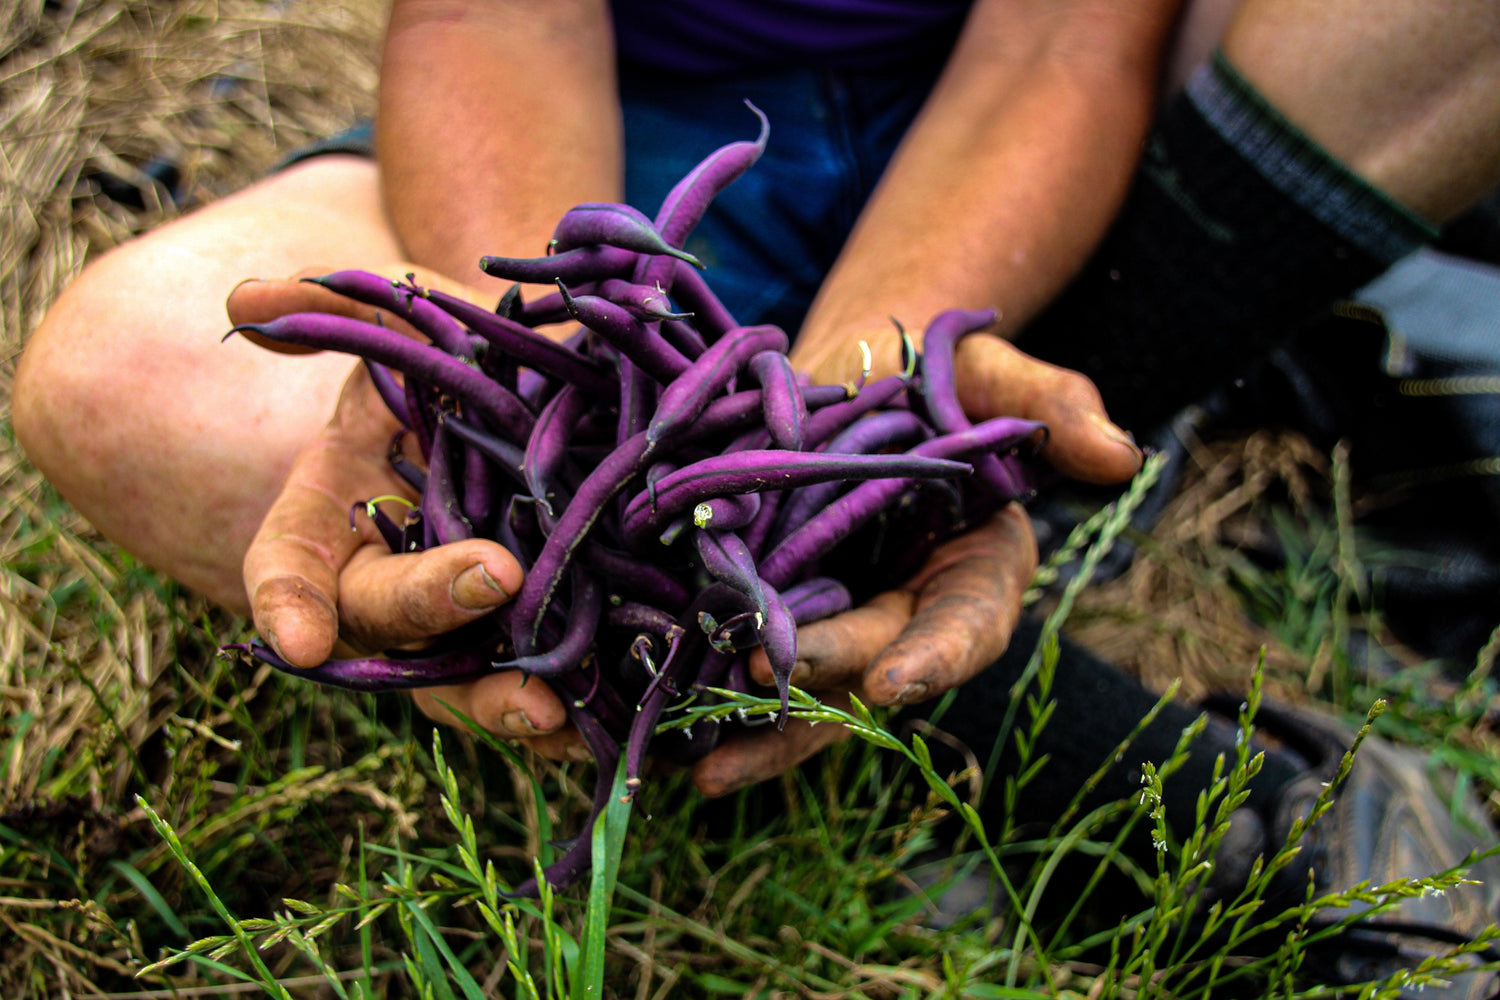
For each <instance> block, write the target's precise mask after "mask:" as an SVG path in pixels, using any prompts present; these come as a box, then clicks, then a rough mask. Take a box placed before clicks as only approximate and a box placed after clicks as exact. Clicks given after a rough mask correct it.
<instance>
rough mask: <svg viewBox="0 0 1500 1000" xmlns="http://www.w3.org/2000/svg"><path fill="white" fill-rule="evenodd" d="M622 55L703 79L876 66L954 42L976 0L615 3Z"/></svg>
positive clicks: (659, 0) (667, 0)
mask: <svg viewBox="0 0 1500 1000" xmlns="http://www.w3.org/2000/svg"><path fill="white" fill-rule="evenodd" d="M613 6H614V17H615V36H616V39H617V41H618V46H619V52H620V58H621V59H622V60H624V61H627V62H631V63H635V64H638V65H645V66H649V67H652V68H656V69H662V70H667V71H671V72H678V73H686V74H694V75H720V74H726V73H739V72H753V71H755V70H764V69H773V68H777V67H783V66H792V65H802V66H817V67H827V68H830V69H874V68H878V67H880V66H883V65H891V64H893V63H900V62H904V61H906V60H907V59H909V58H911V57H912V56H913V55H915V54H918V53H922V52H926V51H930V50H932V49H934V48H937V47H940V46H944V47H945V46H947V45H949V44H951V43H952V40H953V38H954V37H955V36H956V34H957V32H958V29H959V28H960V27H962V25H963V19H964V14H965V13H966V12H967V11H968V8H969V0H697V2H694V0H614V2H613Z"/></svg>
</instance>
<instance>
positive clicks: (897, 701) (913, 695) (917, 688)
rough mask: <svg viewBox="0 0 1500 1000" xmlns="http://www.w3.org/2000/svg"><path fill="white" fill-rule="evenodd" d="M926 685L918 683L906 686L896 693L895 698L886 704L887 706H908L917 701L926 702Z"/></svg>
mask: <svg viewBox="0 0 1500 1000" xmlns="http://www.w3.org/2000/svg"><path fill="white" fill-rule="evenodd" d="M927 691H928V688H927V685H926V684H923V683H921V682H920V681H919V682H917V683H916V684H908V685H906V686H905V687H903V688H902V689H901V690H900V691H897V692H896V697H895V698H892V699H891V700H890V701H888V702H886V703H885V704H887V705H910V704H913V703H915V702H919V701H926V700H927V697H928V695H927Z"/></svg>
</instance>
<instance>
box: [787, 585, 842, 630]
mask: <svg viewBox="0 0 1500 1000" xmlns="http://www.w3.org/2000/svg"><path fill="white" fill-rule="evenodd" d="M781 599H782V600H783V601H785V602H786V606H787V608H788V610H790V611H791V613H792V620H793V621H795V622H796V623H797V624H798V625H807V624H810V623H812V622H818V621H822V620H823V619H824V618H832V617H833V616H834V615H837V614H842V613H843V612H845V611H848V610H849V609H850V608H852V607H854V598H853V597H851V596H850V594H849V588H848V587H845V586H844V585H843V584H842V583H839V582H838V581H837V580H832V579H829V578H828V577H826V576H815V577H813V578H812V579H811V580H803V581H802V582H801V583H795V584H793V585H792V586H790V587H788V588H786V589H785V590H783V591H782V592H781Z"/></svg>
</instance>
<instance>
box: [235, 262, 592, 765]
mask: <svg viewBox="0 0 1500 1000" xmlns="http://www.w3.org/2000/svg"><path fill="white" fill-rule="evenodd" d="M391 270H392V276H393V277H395V276H400V275H405V274H407V273H409V272H413V271H414V270H415V269H413V268H410V267H405V266H400V265H398V266H397V267H396V268H392V269H391ZM309 273H320V272H309ZM418 281H419V282H420V283H422V284H425V285H429V286H433V285H435V284H437V286H438V287H444V288H445V290H447V291H450V292H453V293H454V294H464V293H465V291H466V290H465V289H462V288H456V287H455V286H454V284H453V283H452V282H446V283H441V284H438V283H435V282H434V281H433V277H432V276H430V275H426V274H421V273H420V272H418ZM470 294H471V295H472V296H473V297H474V298H475V300H478V298H479V296H478V293H473V292H471V293H470ZM228 309H229V315H230V319H231V321H232V322H234V323H236V324H242V323H260V322H267V321H269V320H271V319H274V318H276V317H278V316H281V315H285V314H288V313H293V312H305V311H326V312H337V313H341V314H344V315H352V316H356V317H358V318H362V319H373V318H374V316H373V314H374V312H375V311H376V310H374V309H372V308H371V307H369V306H363V305H360V304H358V303H355V302H353V301H351V300H349V299H346V298H344V297H343V296H340V295H336V294H334V293H333V292H330V291H328V290H327V289H325V288H322V287H320V286H317V285H313V284H308V283H305V282H299V281H296V280H293V279H289V280H286V281H252V282H245V283H243V284H241V285H240V286H239V287H237V288H236V289H235V290H234V292H233V293H231V295H230V298H229V302H228ZM381 319H382V322H385V323H386V325H388V326H392V327H395V328H402V324H401V323H400V322H399V321H398V320H395V319H394V318H393V317H390V316H389V315H383V316H382V317H381ZM408 332H410V331H408ZM267 346H272V345H267ZM276 346H278V347H279V345H276ZM399 429H400V424H399V423H398V422H397V420H396V418H395V417H394V416H392V415H391V413H390V412H389V410H388V409H387V408H386V407H385V405H384V403H383V402H382V401H381V399H380V396H379V393H378V392H376V390H375V387H374V385H373V383H372V382H371V381H370V378H369V376H368V374H367V372H366V370H365V368H364V366H363V365H359V364H356V365H354V366H353V370H352V371H351V373H350V375H349V378H348V380H347V381H346V383H345V384H344V388H343V392H342V394H341V395H340V397H339V400H338V404H337V407H336V409H335V412H334V415H333V418H332V419H331V420H330V421H329V422H328V425H327V426H326V427H324V428H323V429H322V430H320V431H319V432H318V434H317V435H316V437H314V439H313V440H312V441H311V443H309V444H308V445H307V447H306V448H304V449H303V450H302V452H301V453H300V454H299V455H298V457H297V459H296V460H295V462H294V464H293V466H292V469H291V471H290V473H289V475H288V476H287V479H286V483H285V485H284V487H283V489H282V491H281V494H280V496H279V497H277V499H276V501H275V502H274V503H273V505H272V507H271V509H270V511H269V513H268V514H267V515H266V517H265V519H264V521H263V522H262V523H261V526H260V530H259V531H258V532H257V534H256V536H255V538H254V540H253V541H252V542H251V544H250V548H249V550H248V551H247V552H246V555H245V562H244V581H245V592H246V594H247V595H248V597H249V598H250V603H251V614H252V616H253V618H254V621H255V627H256V630H257V631H258V632H259V633H260V635H261V637H262V638H263V639H264V640H265V641H266V642H267V643H269V644H270V645H271V646H272V647H273V648H274V649H275V650H276V651H277V652H278V653H279V654H280V655H281V656H282V658H284V659H286V660H287V661H288V662H290V663H292V664H293V665H295V666H299V667H313V666H317V665H318V664H319V663H321V662H323V661H324V660H326V659H328V658H329V657H330V656H332V655H335V654H336V653H337V654H342V655H349V654H350V653H353V652H375V651H380V650H385V649H392V648H398V647H412V646H417V645H421V644H424V643H427V642H429V641H431V640H432V639H433V638H434V637H436V636H439V635H441V634H443V633H445V632H448V631H451V630H453V629H455V628H458V627H460V626H462V625H466V624H468V623H469V622H472V621H474V620H476V619H478V618H480V617H482V616H484V615H486V614H489V613H490V612H492V611H493V610H494V609H495V608H497V607H498V606H500V605H501V604H503V603H505V602H506V601H508V600H510V598H511V596H512V595H513V594H515V593H516V592H517V591H518V590H519V589H520V586H521V580H522V571H521V567H520V565H519V564H518V563H517V562H516V560H515V558H514V557H513V556H512V555H511V554H510V553H509V552H508V551H506V550H505V549H504V548H503V547H502V546H500V545H499V544H497V543H495V542H492V541H488V540H484V539H469V540H467V541H461V542H455V543H452V544H449V545H442V546H437V547H435V548H432V549H428V550H426V551H423V552H415V553H401V554H392V553H391V552H390V550H389V549H388V548H387V547H386V545H385V543H384V542H383V541H382V540H381V539H380V537H379V535H378V533H377V532H376V531H375V530H374V529H373V527H372V526H371V525H370V523H369V521H368V519H367V518H363V517H360V518H356V519H355V527H354V528H352V529H351V527H350V517H349V511H350V508H351V507H352V506H353V505H354V504H356V503H359V502H361V501H364V500H368V499H370V498H372V497H382V496H402V497H407V498H408V499H411V498H413V493H412V491H411V488H410V487H409V486H408V485H407V484H406V483H405V481H404V480H402V479H401V478H400V477H399V476H398V475H396V473H395V472H394V471H393V470H392V467H391V464H390V461H389V460H388V457H387V456H388V453H389V450H390V446H391V441H392V439H393V437H394V436H395V434H396V433H397V431H398V430H399ZM524 680H525V678H524V676H523V675H521V674H519V673H517V672H514V671H510V672H502V673H497V674H493V675H490V676H487V677H484V678H481V679H480V680H477V681H473V682H470V683H466V684H461V685H453V686H449V687H442V688H429V689H424V690H421V691H419V692H416V693H415V696H414V697H415V701H416V703H417V705H418V707H419V708H421V709H422V711H423V712H425V713H426V714H427V715H429V716H430V717H432V718H433V719H435V720H437V721H441V722H449V723H457V722H458V721H459V720H458V719H457V717H456V715H455V713H462V714H463V715H465V716H467V717H468V718H470V719H472V720H473V721H474V722H475V723H477V724H478V725H480V726H482V727H483V728H485V729H487V730H489V731H490V732H493V733H495V734H497V735H499V736H502V737H507V738H526V739H530V740H531V742H532V744H533V745H534V746H536V748H537V749H539V750H541V751H542V752H544V753H547V754H548V755H549V756H554V757H573V756H577V749H578V748H579V747H581V746H582V744H581V743H580V742H576V737H575V735H574V734H573V733H572V731H571V729H569V728H568V725H567V713H566V711H565V709H564V708H563V705H562V702H561V701H560V700H559V699H558V698H557V696H556V695H555V694H553V692H552V691H551V689H550V688H548V687H547V685H545V684H542V683H523V682H524ZM584 749H585V752H586V748H584Z"/></svg>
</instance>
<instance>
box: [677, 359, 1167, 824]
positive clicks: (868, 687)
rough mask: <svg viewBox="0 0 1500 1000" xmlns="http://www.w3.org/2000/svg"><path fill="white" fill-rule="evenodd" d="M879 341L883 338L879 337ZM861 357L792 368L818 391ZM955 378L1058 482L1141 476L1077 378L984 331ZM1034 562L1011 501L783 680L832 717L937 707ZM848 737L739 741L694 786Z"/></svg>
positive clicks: (793, 731)
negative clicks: (1009, 424)
mask: <svg viewBox="0 0 1500 1000" xmlns="http://www.w3.org/2000/svg"><path fill="white" fill-rule="evenodd" d="M883 336H884V337H885V339H886V340H887V341H889V339H890V337H889V333H888V332H887V333H885V334H883ZM851 342H852V341H850V340H847V339H846V340H845V341H844V343H851ZM870 342H872V343H873V342H874V338H873V337H872V338H871V340H870ZM886 353H887V354H888V355H889V356H883V355H882V354H881V352H879V351H877V352H876V355H875V358H876V361H875V369H874V371H873V372H872V375H874V376H876V377H879V376H881V375H886V374H891V373H892V372H894V371H895V370H896V368H895V366H896V363H897V355H896V353H895V352H893V351H892V352H886ZM857 358H858V355H857V354H855V353H854V352H840V353H839V354H838V355H837V356H835V355H833V354H831V353H827V352H824V353H819V352H816V351H809V352H807V353H806V355H805V356H803V357H801V358H796V359H795V361H796V363H797V364H798V367H801V368H804V369H805V370H808V371H809V372H810V374H812V376H813V378H814V380H815V381H819V382H843V381H849V380H850V379H852V378H853V377H854V376H856V375H858V371H857V370H853V369H851V365H855V366H857V364H858V361H857ZM954 369H955V377H956V381H957V389H958V396H959V400H960V402H961V403H962V404H963V407H964V411H965V413H967V414H968V416H969V417H970V419H972V420H974V421H976V422H978V421H980V420H987V419H989V418H991V417H999V416H1016V417H1024V418H1026V419H1029V420H1039V421H1042V422H1044V423H1045V424H1046V425H1047V427H1048V438H1047V442H1046V445H1045V446H1044V448H1043V449H1042V457H1043V458H1045V459H1046V460H1047V461H1048V462H1049V463H1050V464H1051V465H1052V466H1053V467H1054V468H1056V469H1057V470H1058V471H1059V472H1061V473H1063V474H1064V475H1067V476H1070V477H1072V478H1075V479H1081V480H1084V481H1086V482H1092V483H1113V482H1121V481H1123V480H1126V479H1128V478H1129V477H1130V476H1132V475H1134V474H1135V473H1136V472H1137V471H1139V469H1140V466H1141V460H1142V455H1141V451H1140V449H1139V448H1137V447H1136V445H1135V443H1134V442H1133V441H1132V440H1131V438H1130V436H1129V435H1128V434H1126V433H1125V431H1123V430H1122V429H1120V428H1119V427H1117V426H1116V425H1115V424H1114V423H1113V422H1112V421H1110V419H1109V417H1108V416H1107V415H1106V413H1105V411H1104V403H1103V400H1102V399H1101V398H1100V396H1099V391H1098V389H1096V388H1095V387H1094V384H1093V383H1092V382H1091V381H1089V379H1088V378H1086V377H1085V376H1083V375H1081V374H1079V373H1078V372H1074V371H1070V370H1068V369H1065V368H1059V367H1057V366H1056V365H1051V364H1047V363H1046V362H1043V361H1039V360H1037V359H1036V358H1033V357H1031V356H1030V355H1028V354H1026V353H1024V352H1022V351H1020V350H1019V349H1017V348H1016V347H1014V346H1013V345H1011V344H1010V343H1009V342H1008V341H1005V340H1003V339H1001V338H999V337H997V336H994V335H991V334H988V333H978V334H972V335H970V336H967V337H965V338H963V339H962V340H960V341H959V344H958V349H957V352H956V355H955V358H954ZM1036 564H1037V550H1036V539H1035V538H1034V536H1033V535H1032V532H1031V524H1030V521H1029V520H1028V519H1027V517H1026V514H1025V512H1024V511H1022V510H1021V508H1020V507H1019V506H1018V505H1016V504H1011V505H1009V506H1007V507H1005V508H1004V509H1002V510H1001V511H1000V513H999V514H997V515H996V516H995V517H994V518H992V519H991V520H990V521H989V522H987V523H986V524H984V525H983V526H981V527H979V528H977V529H975V530H973V531H971V532H969V533H967V534H964V535H960V536H959V537H957V538H954V539H952V540H950V541H949V542H947V543H946V544H944V545H942V546H940V547H939V548H938V549H937V550H935V551H934V552H933V554H932V556H931V557H930V558H929V559H928V561H927V563H926V565H925V566H924V567H923V568H922V570H921V571H920V572H919V573H918V574H917V575H916V576H915V577H913V578H912V579H911V580H909V581H907V583H906V584H904V585H903V586H902V587H900V588H898V589H896V590H892V591H888V592H886V593H883V594H880V595H879V596H877V597H875V598H873V599H872V600H870V601H869V602H867V603H866V604H864V605H863V606H861V607H859V608H855V609H853V610H851V611H847V612H844V613H843V614H841V615H836V616H834V617H832V618H828V619H826V620H824V621H821V622H816V623H813V624H810V625H807V626H805V627H803V628H799V629H798V630H797V664H796V667H795V668H794V670H793V673H792V683H793V684H795V685H797V686H798V687H801V688H803V689H805V690H808V691H809V692H811V693H813V694H815V695H816V696H817V697H818V698H819V699H820V700H822V701H824V702H825V703H827V704H830V705H833V706H836V707H847V706H848V704H849V700H848V699H849V694H850V693H851V692H852V693H855V694H857V695H858V696H859V698H860V699H861V700H862V701H864V702H865V703H866V704H873V705H904V704H910V703H913V702H918V701H924V700H926V699H929V698H935V697H937V696H938V695H941V694H942V693H944V692H945V691H948V690H949V689H951V688H954V687H956V686H958V685H960V684H962V683H964V682H965V681H967V680H968V679H969V678H971V677H973V676H974V675H975V674H977V673H978V672H979V671H981V670H983V669H984V668H985V667H987V666H988V665H989V664H991V663H993V662H994V661H995V660H996V659H997V658H999V656H1000V654H1001V653H1003V652H1004V651H1005V648H1006V646H1007V644H1008V643H1009V641H1010V635H1011V632H1012V630H1013V629H1014V628H1015V626H1016V623H1017V621H1018V620H1019V618H1020V611H1021V598H1022V595H1023V594H1024V593H1025V591H1026V588H1027V586H1028V585H1029V583H1030V581H1031V577H1032V574H1033V573H1034V572H1035V571H1036ZM751 676H752V677H753V678H754V679H755V680H756V681H758V682H760V683H762V684H770V683H771V680H772V678H771V671H770V665H769V663H768V662H767V661H766V659H765V657H764V656H763V655H760V654H759V653H758V652H757V653H756V654H755V655H754V656H753V657H752V659H751ZM846 736H847V730H845V729H844V728H843V727H841V726H830V725H820V726H812V725H808V724H807V723H801V722H797V721H796V720H793V721H791V722H788V723H787V726H786V729H785V730H784V731H782V732H775V731H764V730H762V731H756V732H746V733H739V734H736V735H734V736H732V737H730V738H729V739H727V740H726V741H725V742H724V744H723V745H721V746H720V747H718V748H717V749H715V750H714V752H713V753H711V754H709V755H708V756H706V757H704V758H703V760H701V761H699V762H698V763H697V764H696V765H695V766H694V769H693V781H694V783H695V784H696V785H697V787H698V789H699V790H700V791H702V792H703V793H704V794H706V795H723V794H726V793H728V792H731V791H733V790H735V789H737V788H741V787H743V786H745V785H749V784H753V783H755V782H759V781H764V780H767V779H769V778H773V777H775V776H776V775H778V774H780V773H781V772H783V771H785V770H787V769H788V768H790V767H793V766H795V765H797V764H800V763H801V762H802V761H804V760H806V759H808V758H809V757H811V756H813V755H814V754H816V753H818V752H819V751H820V750H822V749H824V748H825V747H827V746H829V745H830V744H832V743H835V742H837V741H839V740H842V739H844V738H845V737H846Z"/></svg>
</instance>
